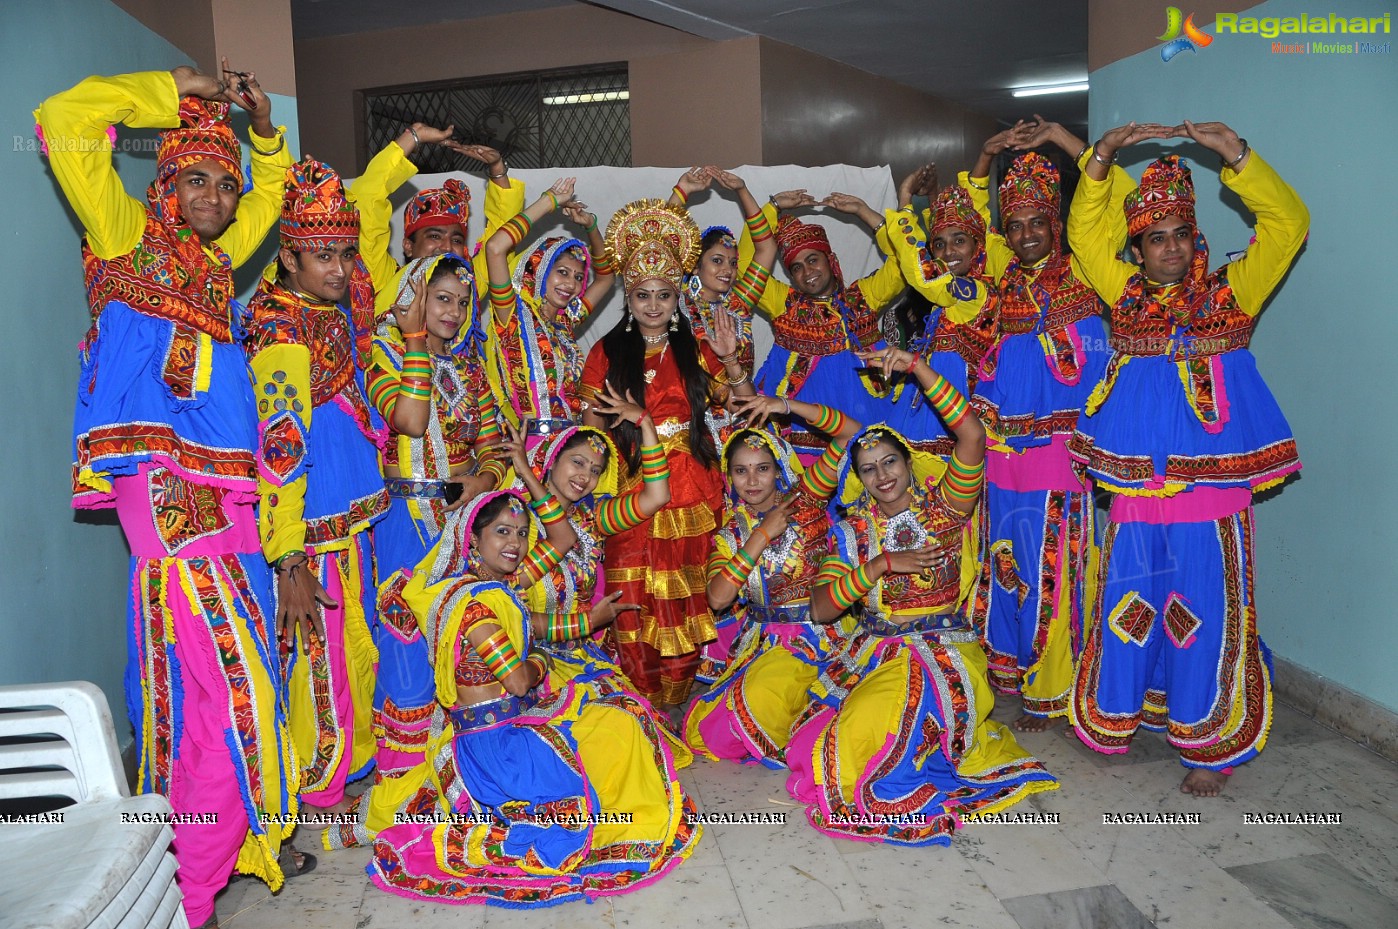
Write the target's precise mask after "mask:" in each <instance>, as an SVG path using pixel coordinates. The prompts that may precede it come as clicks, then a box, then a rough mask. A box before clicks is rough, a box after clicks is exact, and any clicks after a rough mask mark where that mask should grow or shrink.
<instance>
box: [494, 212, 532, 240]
mask: <svg viewBox="0 0 1398 929" xmlns="http://www.w3.org/2000/svg"><path fill="white" fill-rule="evenodd" d="M532 228H534V222H533V220H531V219H530V218H529V217H528V216H526V215H524V214H523V213H516V214H515V215H514V216H512V217H511V218H509V219H507V220H505V221H504V222H503V223H501V224H500V231H501V232H503V233H505V235H507V236H509V237H510V241H511V242H512V243H513V244H515V245H518V244H519V243H520V242H522V241H524V237H525V236H527V235H529V230H530V229H532Z"/></svg>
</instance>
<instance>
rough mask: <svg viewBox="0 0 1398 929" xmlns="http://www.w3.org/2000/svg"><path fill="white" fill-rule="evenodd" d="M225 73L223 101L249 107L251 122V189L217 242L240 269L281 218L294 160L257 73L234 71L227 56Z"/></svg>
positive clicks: (283, 131)
mask: <svg viewBox="0 0 1398 929" xmlns="http://www.w3.org/2000/svg"><path fill="white" fill-rule="evenodd" d="M223 76H224V79H225V81H224V88H225V90H224V92H223V96H222V98H221V99H225V100H228V101H229V102H230V103H233V104H234V105H236V106H239V107H242V108H243V109H245V110H247V112H248V116H249V117H250V118H251V120H252V123H251V126H250V133H249V135H248V143H249V144H250V146H251V148H252V151H251V152H250V153H249V161H250V162H251V163H252V178H251V180H252V189H251V190H249V191H248V192H247V193H245V194H243V195H242V196H241V197H239V198H238V211H237V213H236V214H234V215H235V221H234V223H233V225H231V226H229V227H228V229H227V230H225V231H224V233H223V235H221V236H219V237H218V240H217V242H218V246H219V248H221V249H223V250H224V252H225V253H226V254H227V255H228V258H229V260H230V261H232V262H233V267H235V268H238V267H241V266H242V265H243V264H244V263H245V262H247V260H248V259H250V258H251V257H252V256H253V254H254V253H255V252H256V251H257V250H258V248H259V247H261V245H262V240H263V239H265V238H267V233H268V232H269V231H270V230H271V228H272V227H273V226H274V225H276V223H277V220H278V219H279V218H280V217H281V212H282V196H283V194H284V193H285V191H286V169H287V168H289V167H291V161H292V159H291V151H290V150H289V149H288V148H287V147H286V135H285V132H286V130H285V129H284V128H282V127H279V126H273V125H272V101H271V100H270V99H269V98H268V97H267V94H265V93H263V91H262V87H261V85H259V84H258V83H257V76H256V75H255V74H252V73H251V72H249V73H243V72H239V71H234V70H232V69H230V68H229V66H228V59H227V58H224V59H223ZM229 82H231V85H232V86H230V84H229ZM196 86H197V81H196Z"/></svg>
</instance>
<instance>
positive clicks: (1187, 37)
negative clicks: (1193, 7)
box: [1159, 6, 1214, 61]
mask: <svg viewBox="0 0 1398 929" xmlns="http://www.w3.org/2000/svg"><path fill="white" fill-rule="evenodd" d="M1181 32H1183V33H1184V34H1183V35H1181V34H1180V33H1181ZM1159 38H1160V41H1162V42H1164V43H1165V44H1164V45H1163V46H1162V47H1161V49H1160V58H1161V60H1162V61H1169V60H1170V59H1171V58H1174V57H1175V56H1176V55H1178V54H1179V53H1180V52H1186V51H1187V52H1194V51H1198V50H1199V49H1201V48H1203V47H1204V46H1205V45H1208V44H1209V43H1210V42H1212V41H1213V40H1214V37H1213V36H1211V35H1209V34H1208V33H1205V32H1200V31H1199V27H1198V26H1195V25H1194V14H1193V13H1190V14H1189V15H1188V16H1184V15H1182V14H1181V13H1180V8H1179V7H1177V6H1167V7H1166V8H1165V34H1164V35H1162V36H1160V37H1159Z"/></svg>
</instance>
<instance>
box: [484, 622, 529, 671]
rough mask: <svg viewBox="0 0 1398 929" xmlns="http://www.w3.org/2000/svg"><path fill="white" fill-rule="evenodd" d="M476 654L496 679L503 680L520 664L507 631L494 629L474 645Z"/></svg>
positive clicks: (517, 653)
mask: <svg viewBox="0 0 1398 929" xmlns="http://www.w3.org/2000/svg"><path fill="white" fill-rule="evenodd" d="M476 654H477V655H480V656H481V661H483V662H485V666H486V668H487V669H489V671H490V673H491V674H493V675H494V676H495V679H496V680H497V681H503V680H504V679H505V678H506V677H508V676H509V675H510V672H512V671H514V670H515V669H516V668H518V667H519V665H520V659H519V652H518V651H516V650H515V646H514V643H513V642H511V641H510V636H509V633H507V632H506V631H505V630H504V629H496V630H495V631H494V632H492V633H491V634H490V637H489V638H487V639H486V640H485V641H484V642H482V643H481V644H480V645H479V646H477V647H476Z"/></svg>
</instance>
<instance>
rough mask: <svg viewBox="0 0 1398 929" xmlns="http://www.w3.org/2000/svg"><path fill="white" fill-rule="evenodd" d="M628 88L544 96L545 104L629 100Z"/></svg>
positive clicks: (559, 104)
mask: <svg viewBox="0 0 1398 929" xmlns="http://www.w3.org/2000/svg"><path fill="white" fill-rule="evenodd" d="M630 99H631V91H629V90H599V91H595V92H593V93H590V94H566V95H564V96H561V97H545V98H544V104H545V105H546V106H571V105H572V104H574V103H606V102H608V101H611V100H630Z"/></svg>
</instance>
